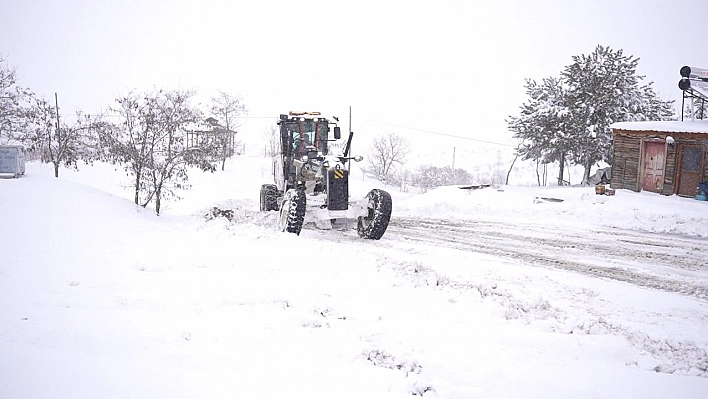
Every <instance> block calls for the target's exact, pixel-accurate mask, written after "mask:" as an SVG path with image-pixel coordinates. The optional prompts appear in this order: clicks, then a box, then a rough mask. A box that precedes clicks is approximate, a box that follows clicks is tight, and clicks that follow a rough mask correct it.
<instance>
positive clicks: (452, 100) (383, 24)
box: [0, 0, 708, 156]
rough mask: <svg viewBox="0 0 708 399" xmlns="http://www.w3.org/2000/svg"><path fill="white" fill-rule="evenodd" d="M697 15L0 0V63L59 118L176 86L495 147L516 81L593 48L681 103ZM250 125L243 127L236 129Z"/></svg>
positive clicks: (373, 129)
mask: <svg viewBox="0 0 708 399" xmlns="http://www.w3.org/2000/svg"><path fill="white" fill-rule="evenodd" d="M703 5H704V3H703V2H702V1H699V0H693V1H689V0H683V1H668V0H666V1H627V0H625V1H582V2H581V1H572V2H569V1H534V2H528V1H511V0H501V1H475V2H470V1H395V2H394V1H337V2H334V1H297V2H290V1H258V2H254V1H200V2H191V1H150V2H146V1H138V0H121V1H95V0H91V1H50V0H37V1H24V0H5V1H3V2H2V3H0V52H2V53H4V54H5V55H6V56H7V57H8V60H9V62H10V64H12V65H14V66H16V67H17V69H18V72H19V75H20V78H21V81H20V84H22V85H23V86H27V87H30V88H31V89H32V90H33V91H35V92H36V93H38V94H40V95H42V96H44V97H46V98H48V99H53V96H54V92H58V94H59V101H60V106H61V111H62V114H65V115H70V114H73V112H74V111H75V110H76V109H83V110H84V111H86V112H95V110H97V109H99V108H106V107H107V106H108V105H110V104H111V103H112V102H113V100H114V99H115V98H116V97H117V96H119V95H121V94H124V93H126V92H127V91H129V90H130V89H133V88H136V89H138V90H146V89H149V88H152V87H158V88H177V87H181V88H195V89H198V91H199V93H200V95H201V99H202V101H206V100H208V98H209V97H210V96H212V95H213V94H214V93H215V92H216V90H224V91H228V92H232V93H235V94H240V95H242V96H243V97H244V99H245V103H246V106H247V108H248V110H249V115H250V116H251V117H272V118H275V117H277V115H278V114H280V113H283V112H287V111H288V110H293V109H299V110H320V111H323V112H326V113H328V114H334V115H338V116H339V117H340V120H342V121H345V120H346V115H347V114H348V107H349V106H352V110H353V123H352V127H353V129H354V130H355V131H356V132H357V133H358V134H359V135H360V137H364V138H366V137H373V136H374V135H375V134H378V133H383V132H387V131H394V132H396V133H399V134H406V135H419V136H420V135H421V134H422V133H420V132H417V131H413V130H410V129H401V128H399V127H396V126H392V125H384V124H381V123H379V122H386V123H389V124H393V125H399V126H406V127H413V128H417V129H427V130H432V131H436V132H442V133H446V134H453V135H459V136H464V137H470V138H477V139H484V140H489V141H503V142H508V138H509V134H508V132H507V131H506V123H505V122H504V119H505V118H507V117H508V116H509V115H510V114H516V113H517V110H518V106H519V105H520V104H521V103H522V102H523V101H524V100H525V99H526V98H525V94H524V90H523V84H524V79H525V78H533V79H542V78H544V77H548V76H557V75H558V74H559V72H560V71H561V69H562V68H563V67H564V66H565V65H568V64H569V63H571V57H572V56H573V55H579V54H587V53H590V52H592V51H593V49H594V48H595V46H596V45H597V44H603V45H609V46H610V47H612V48H613V49H624V51H625V53H627V54H631V55H634V56H636V57H639V58H640V59H641V60H640V64H639V73H641V74H644V75H646V76H647V79H648V80H653V81H654V82H655V87H656V89H657V90H658V92H659V93H660V94H661V95H662V97H663V98H665V99H675V100H677V102H679V103H680V100H681V92H680V90H679V89H678V86H677V84H678V81H679V79H680V75H679V69H680V68H681V66H683V65H692V66H697V67H704V68H708V51H706V48H708V47H707V46H706V43H705V42H701V41H700V40H699V39H700V36H699V35H697V34H696V29H697V27H700V26H703V25H704V24H705V17H704V14H703V13H702V10H703V8H701V6H703ZM702 15H703V18H701V16H702ZM264 123H268V124H270V123H271V120H265V122H264V120H263V119H249V120H248V121H247V123H246V124H245V125H244V126H243V128H242V130H243V131H246V130H248V129H251V130H257V131H259V132H260V131H262V130H263V128H264ZM344 126H345V127H346V126H347V123H346V122H345V123H344ZM422 135H423V137H426V138H427V139H428V140H433V139H435V140H437V139H438V138H439V136H431V135H426V134H422ZM455 145H458V146H461V147H462V148H461V150H464V149H465V148H464V147H465V146H468V147H470V148H473V147H474V146H475V145H476V143H475V142H472V141H466V142H458V143H457V144H455ZM494 156H496V154H495V155H494Z"/></svg>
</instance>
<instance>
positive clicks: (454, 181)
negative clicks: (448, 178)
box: [452, 147, 457, 184]
mask: <svg viewBox="0 0 708 399" xmlns="http://www.w3.org/2000/svg"><path fill="white" fill-rule="evenodd" d="M455 150H457V147H452V184H457V179H456V178H455Z"/></svg>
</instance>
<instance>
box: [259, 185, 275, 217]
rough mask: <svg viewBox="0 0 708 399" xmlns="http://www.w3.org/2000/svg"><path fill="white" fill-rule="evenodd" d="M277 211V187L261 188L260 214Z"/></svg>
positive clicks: (265, 186)
mask: <svg viewBox="0 0 708 399" xmlns="http://www.w3.org/2000/svg"><path fill="white" fill-rule="evenodd" d="M277 210H278V187H276V186H275V184H264V185H262V186H261V212H263V211H277Z"/></svg>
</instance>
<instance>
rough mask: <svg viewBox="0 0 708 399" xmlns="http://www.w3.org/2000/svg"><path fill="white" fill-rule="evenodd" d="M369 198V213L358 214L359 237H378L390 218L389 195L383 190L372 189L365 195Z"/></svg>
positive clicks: (382, 232)
mask: <svg viewBox="0 0 708 399" xmlns="http://www.w3.org/2000/svg"><path fill="white" fill-rule="evenodd" d="M366 198H367V199H368V200H369V206H368V209H369V214H368V215H366V216H360V217H359V221H358V223H357V233H358V234H359V237H361V238H368V239H371V240H378V239H380V238H381V237H382V236H383V235H384V233H385V232H386V228H387V227H388V222H389V220H391V207H392V203H391V195H390V194H389V193H387V192H386V191H383V190H378V189H374V190H371V191H369V194H367V195H366Z"/></svg>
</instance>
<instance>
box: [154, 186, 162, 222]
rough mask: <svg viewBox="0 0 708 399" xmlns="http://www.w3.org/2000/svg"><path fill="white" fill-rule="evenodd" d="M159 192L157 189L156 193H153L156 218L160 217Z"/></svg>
mask: <svg viewBox="0 0 708 399" xmlns="http://www.w3.org/2000/svg"><path fill="white" fill-rule="evenodd" d="M160 196H161V193H160V190H159V189H158V190H157V192H156V193H155V213H156V214H157V216H160Z"/></svg>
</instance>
